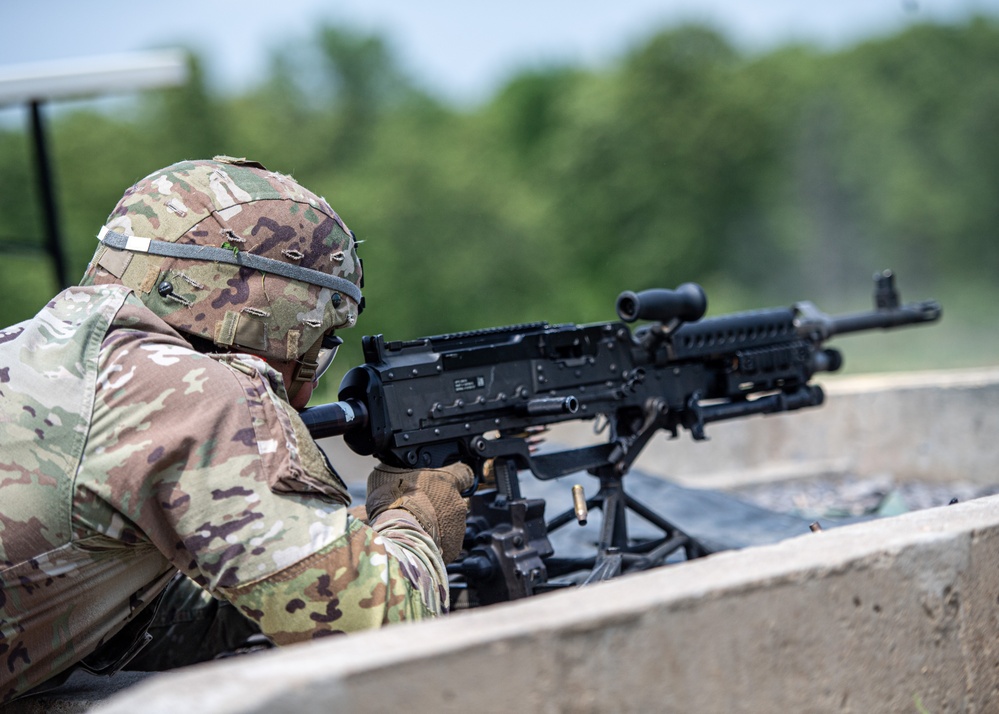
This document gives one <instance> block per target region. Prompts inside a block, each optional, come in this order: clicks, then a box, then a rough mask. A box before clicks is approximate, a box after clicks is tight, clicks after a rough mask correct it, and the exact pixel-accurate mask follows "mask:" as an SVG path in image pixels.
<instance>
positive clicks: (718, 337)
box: [302, 271, 941, 606]
mask: <svg viewBox="0 0 999 714" xmlns="http://www.w3.org/2000/svg"><path fill="white" fill-rule="evenodd" d="M874 279H875V291H874V301H875V309H874V310H872V311H869V312H859V313H852V314H847V315H839V316H830V315H827V314H825V313H823V312H821V311H820V310H819V309H818V308H816V307H815V305H813V304H812V303H810V302H800V303H797V304H795V305H793V306H792V307H787V308H772V309H765V310H756V311H749V312H739V313H734V314H729V315H723V316H719V317H711V318H707V319H701V318H702V316H703V315H704V312H705V310H706V308H707V299H706V297H705V294H704V291H703V290H702V289H701V287H700V286H698V285H696V284H693V283H686V284H684V285H681V286H680V287H678V288H677V289H676V290H665V289H656V290H647V291H644V292H639V293H633V292H625V293H622V294H621V295H620V296H619V297H618V300H617V313H618V316H619V317H620V318H621V321H614V322H602V323H596V324H590V325H574V324H561V325H549V324H548V323H544V322H539V323H532V324H524V325H514V326H509V327H498V328H493V329H486V330H479V331H472V332H462V333H457V334H451V335H440V336H436V337H426V338H422V339H417V340H410V341H399V342H394V341H393V342H390V341H386V340H385V339H384V338H383V337H382V336H381V335H378V336H366V337H364V338H363V347H364V357H365V364H363V365H362V366H359V367H354V368H353V369H351V370H350V371H349V372H348V373H347V374H346V375H345V377H344V379H343V381H342V383H341V385H340V392H339V399H340V401H338V402H333V403H330V404H324V405H320V406H316V407H312V408H309V409H306V410H304V411H303V412H302V419H303V420H304V421H305V423H306V425H307V426H308V428H309V430H310V432H311V433H312V435H313V436H314V437H315V438H321V437H326V436H333V435H340V434H342V435H343V438H344V440H345V441H346V443H347V444H348V445H349V446H350V448H351V449H353V450H354V451H355V452H357V453H358V454H362V455H374V456H376V457H378V458H379V459H380V460H381V461H383V462H386V463H389V464H393V465H396V466H403V467H413V468H416V467H439V466H442V465H445V464H448V463H452V462H454V461H459V460H460V461H464V462H465V463H468V464H469V465H471V466H472V468H473V469H474V471H475V474H476V481H475V485H474V486H473V487H472V489H471V490H470V491H469V492H468V493H466V494H465V495H466V496H468V497H469V514H468V518H467V521H466V537H465V543H464V550H463V552H462V555H461V556H460V557H459V558H458V560H457V561H456V562H454V563H452V564H451V565H449V566H448V572H449V574H450V581H451V582H450V584H451V590H452V601H453V602H455V603H458V604H459V606H460V605H462V604H464V605H469V606H470V605H477V604H489V603H493V602H499V601H504V600H510V599H516V598H521V597H527V596H530V595H533V594H536V593H540V592H544V591H548V590H552V589H556V588H560V587H569V586H577V585H580V584H588V583H592V582H598V581H601V580H606V579H609V578H612V577H615V576H617V575H620V574H622V573H626V572H633V571H637V570H644V569H648V568H652V567H656V566H659V565H662V564H663V563H665V562H666V560H667V558H671V557H672V558H673V559H679V558H681V557H685V558H687V559H690V558H696V557H700V556H702V555H705V554H706V553H707V548H705V546H704V545H702V544H701V543H699V542H698V541H696V540H695V539H693V538H691V537H690V536H689V535H688V534H686V533H684V532H682V531H681V530H680V529H679V528H677V527H676V526H675V525H674V524H672V523H670V522H668V521H667V520H666V519H664V518H662V517H661V516H660V515H659V514H657V513H656V512H655V511H653V510H652V509H651V508H649V507H648V506H646V505H645V504H643V503H641V502H639V501H637V500H636V499H634V498H632V497H631V496H630V495H629V494H627V493H626V492H625V490H624V484H623V480H624V477H625V475H626V474H627V473H628V469H629V468H630V467H631V465H632V463H633V462H634V461H635V459H636V458H637V457H638V455H639V454H640V453H641V451H642V449H643V447H644V446H645V445H646V444H647V443H648V442H649V440H650V439H651V438H652V436H654V435H655V434H656V433H657V432H659V431H660V430H662V431H666V432H669V433H670V434H671V435H672V436H673V437H676V436H677V435H678V433H679V432H680V430H681V429H686V430H688V431H689V432H690V433H691V435H692V436H693V438H694V439H696V440H702V439H705V438H706V437H705V426H706V425H707V424H710V423H712V422H717V421H722V420H727V419H737V418H741V417H746V416H750V415H753V414H772V413H776V412H785V411H793V410H797V409H802V408H805V407H814V406H818V405H820V404H822V401H823V391H822V388H821V387H819V386H817V385H813V384H810V380H811V379H812V377H813V375H815V374H816V373H818V372H834V371H836V370H838V369H839V368H840V366H841V365H842V357H841V355H840V353H839V352H838V351H837V350H835V349H831V348H826V347H824V343H825V342H826V341H827V340H828V339H830V338H832V337H834V336H838V335H843V334H847V333H853V332H860V331H865V330H873V329H890V328H895V327H900V326H903V325H911V324H919V323H925V322H933V321H935V320H937V319H939V317H940V315H941V307H940V305H939V304H938V303H937V302H934V301H926V302H921V303H911V304H905V305H903V304H900V301H899V295H898V292H897V290H896V288H895V284H894V276H893V274H892V273H891V271H884V272H881V273H878V274H876V275H875V276H874ZM637 320H649V321H651V322H650V323H649V324H646V325H644V326H642V327H639V328H638V329H636V330H634V332H633V331H632V330H631V329H630V328H629V326H628V324H626V323H632V322H635V321H637ZM582 419H592V420H599V423H600V424H601V425H602V426H603V431H604V432H605V433H606V440H605V441H602V442H601V443H598V444H595V445H590V446H585V447H579V448H571V449H566V450H562V451H554V452H545V451H543V450H542V451H537V450H536V449H535V448H533V444H534V441H535V437H536V435H537V432H538V431H539V430H543V429H547V428H549V427H550V426H551V425H554V424H557V423H560V422H566V421H571V420H582ZM525 470H526V471H530V472H531V473H532V474H533V475H534V476H535V477H536V478H538V479H541V480H549V479H554V478H558V477H561V476H566V475H569V474H573V473H577V472H582V471H586V472H589V473H590V474H592V475H593V476H595V477H596V478H597V479H599V483H600V490H599V492H598V493H597V494H596V495H595V496H593V497H590V498H585V496H584V494H583V490H582V488H581V487H580V486H574V487H573V489H572V490H573V499H574V502H573V508H571V509H569V510H567V511H565V512H563V513H561V514H559V515H556V516H555V517H554V518H552V519H551V520H549V521H545V513H544V510H545V501H544V500H542V499H538V498H525V497H524V496H523V495H522V492H521V487H520V481H519V476H518V474H519V472H521V471H525ZM594 508H597V509H600V510H601V512H602V515H603V520H602V522H601V527H600V535H599V539H598V541H597V543H596V547H595V549H594V552H593V553H592V554H588V555H586V556H584V557H559V556H557V555H556V554H555V552H554V548H553V547H552V544H551V541H550V539H549V534H551V533H552V532H553V531H555V530H557V529H559V528H561V527H562V526H564V525H566V524H567V523H570V522H572V521H573V520H577V521H579V522H580V523H585V522H586V519H587V517H588V515H587V514H588V512H589V511H590V510H592V509H594ZM629 511H631V512H633V513H635V514H637V515H638V516H640V517H641V518H643V519H644V520H645V521H647V522H649V523H651V524H653V526H654V527H655V528H656V529H657V530H658V531H661V533H657V535H656V537H654V538H641V539H634V538H632V537H630V536H629V532H628V523H627V514H628V512H629Z"/></svg>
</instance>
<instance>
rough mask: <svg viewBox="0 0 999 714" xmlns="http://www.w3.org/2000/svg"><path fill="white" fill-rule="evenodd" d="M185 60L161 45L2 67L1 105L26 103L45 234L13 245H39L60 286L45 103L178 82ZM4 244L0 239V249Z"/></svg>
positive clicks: (64, 281) (62, 273) (64, 278)
mask: <svg viewBox="0 0 999 714" xmlns="http://www.w3.org/2000/svg"><path fill="white" fill-rule="evenodd" d="M187 76H188V63H187V58H186V56H185V54H184V53H183V52H181V51H178V50H162V51H156V52H142V53H131V54H120V55H109V56H104V57H92V58H84V59H74V60H62V61H58V62H44V63H35V64H24V65H14V66H8V67H0V107H2V106H9V105H18V104H23V105H26V106H27V107H28V112H29V116H28V120H29V130H30V134H31V142H32V147H33V153H34V163H35V167H36V176H37V180H38V191H39V199H40V202H41V209H42V220H43V221H44V226H45V240H44V243H43V245H42V246H39V245H36V244H34V243H31V244H28V245H25V244H17V245H16V246H15V247H16V248H17V249H21V250H23V249H27V250H29V251H37V250H41V251H43V252H45V253H47V254H48V256H49V257H50V258H51V260H52V267H53V272H54V273H55V279H56V281H57V282H58V284H59V286H60V287H61V288H64V287H67V286H68V285H69V282H70V281H69V275H68V266H67V261H66V255H65V252H64V249H63V241H62V234H61V228H60V221H59V210H58V201H57V200H56V186H55V178H54V175H53V171H52V160H51V156H50V153H49V148H48V147H49V140H48V134H47V128H46V123H45V115H44V112H43V107H44V105H45V104H47V103H49V102H52V101H55V100H65V99H84V98H97V97H106V96H109V95H113V94H121V93H125V92H135V91H141V90H145V89H155V88H162V87H169V86H177V85H179V84H183V83H184V82H186V81H187ZM5 247H6V246H4V245H3V244H2V243H0V250H3V249H4V248H5Z"/></svg>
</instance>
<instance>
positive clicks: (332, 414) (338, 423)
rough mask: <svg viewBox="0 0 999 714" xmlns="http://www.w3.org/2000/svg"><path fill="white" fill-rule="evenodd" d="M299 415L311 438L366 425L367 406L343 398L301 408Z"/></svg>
mask: <svg viewBox="0 0 999 714" xmlns="http://www.w3.org/2000/svg"><path fill="white" fill-rule="evenodd" d="M299 416H300V417H302V421H304V422H305V426H306V427H308V429H309V433H310V434H312V438H314V439H321V438H323V437H326V436H341V435H343V434H346V433H347V432H348V431H353V430H354V429H361V428H364V427H366V426H367V425H368V408H367V407H366V406H365V405H364V402H361V401H358V400H357V399H345V400H343V401H341V402H330V403H329V404H320V405H319V406H315V407H309V408H307V409H303V410H302V411H301V412H300V413H299Z"/></svg>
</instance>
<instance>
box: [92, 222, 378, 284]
mask: <svg viewBox="0 0 999 714" xmlns="http://www.w3.org/2000/svg"><path fill="white" fill-rule="evenodd" d="M97 239H98V240H99V241H100V242H101V243H103V244H104V245H106V246H108V247H109V248H114V249H115V250H127V251H131V252H135V253H148V254H150V255H162V256H164V257H167V258H185V259H188V260H203V261H207V262H212V263H229V264H231V265H238V266H240V267H244V268H252V269H253V270H259V271H261V272H263V273H271V274H272V275H280V276H281V277H283V278H289V279H290V280H297V281H299V282H302V283H308V284H309V285H317V286H319V287H322V288H329V289H331V290H336V291H338V292H341V293H343V294H344V295H346V296H347V297H350V298H353V300H354V302H357V303H359V302H361V289H360V288H359V287H357V285H355V284H354V283H352V282H351V281H349V280H347V279H346V278H341V277H340V276H338V275H329V274H328V273H324V272H322V271H319V270H313V269H312V268H303V267H302V266H300V265H291V264H289V263H282V262H281V261H280V260H274V259H273V258H265V257H263V256H260V255H254V254H253V253H249V252H246V251H233V250H229V249H227V248H214V247H212V246H198V245H188V244H184V243H171V242H169V241H162V240H154V239H152V238H139V237H136V236H127V235H124V234H122V233H116V232H115V231H112V230H109V229H108V227H107V226H102V227H101V230H100V232H99V233H98V234H97Z"/></svg>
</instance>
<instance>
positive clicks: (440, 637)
mask: <svg viewBox="0 0 999 714" xmlns="http://www.w3.org/2000/svg"><path fill="white" fill-rule="evenodd" d="M997 596H999V497H991V498H986V499H979V500H977V501H971V502H968V503H963V504H958V505H955V506H948V507H942V508H937V509H930V510H926V511H920V512H916V513H911V514H907V515H904V516H900V517H896V518H891V519H885V520H882V521H876V522H873V523H868V524H862V525H857V526H850V527H845V528H841V529H836V530H832V531H823V532H820V533H815V534H808V535H806V536H801V537H798V538H794V539H791V540H787V541H784V542H782V543H779V544H777V545H774V546H767V547H761V548H752V549H746V550H743V551H734V552H727V553H721V554H717V555H713V556H710V557H708V558H706V559H703V560H698V561H692V562H690V563H685V564H682V565H678V566H675V567H669V568H665V569H660V570H657V571H651V572H647V573H643V574H640V575H634V576H630V577H627V578H622V579H620V580H616V581H612V582H608V583H604V584H601V585H598V586H593V587H590V588H584V589H580V590H575V591H572V592H566V593H559V594H553V595H547V596H543V597H537V598H534V599H531V600H527V601H521V602H516V603H510V604H506V605H502V606H497V607H493V608H488V609H483V610H480V611H475V612H469V613H463V614H456V615H453V616H451V617H449V618H446V619H443V620H439V621H436V622H429V623H420V624H414V625H401V626H397V627H393V628H388V629H386V630H382V631H375V632H368V633H363V634H359V635H354V636H351V637H344V638H334V639H328V640H321V641H318V642H315V643H310V644H306V645H298V646H295V647H289V648H287V649H284V650H281V651H273V652H268V653H263V654H258V655H253V656H251V657H247V658H244V659H241V660H229V661H223V662H218V663H213V664H210V665H203V666H199V667H197V668H192V669H190V670H186V671H178V672H175V673H168V674H165V675H161V676H158V677H156V678H154V679H152V680H150V681H148V682H146V683H143V684H139V685H137V686H136V687H135V688H133V689H131V690H128V691H127V692H125V693H124V694H121V695H118V696H117V697H116V698H114V699H112V700H111V701H110V702H109V703H107V704H106V705H104V706H100V707H98V708H96V709H95V710H94V711H95V712H98V713H99V714H132V713H133V712H135V711H143V712H150V713H156V712H163V713H164V714H175V713H176V712H177V711H184V710H187V709H190V710H193V709H196V710H198V711H211V712H215V713H216V714H226V713H228V712H245V713H248V714H249V713H255V712H261V713H263V712H268V713H272V712H298V711H323V710H337V711H351V712H386V711H413V712H424V711H427V712H429V711H433V712H464V713H466V714H467V713H468V712H509V711H529V712H610V711H614V712H633V711H634V712H637V711H641V712H649V711H656V712H777V711H807V712H903V711H912V712H920V711H930V712H942V711H950V712H984V711H994V706H995V702H996V701H997V696H999V642H997V636H999V605H997ZM920 707H923V708H924V709H920Z"/></svg>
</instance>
